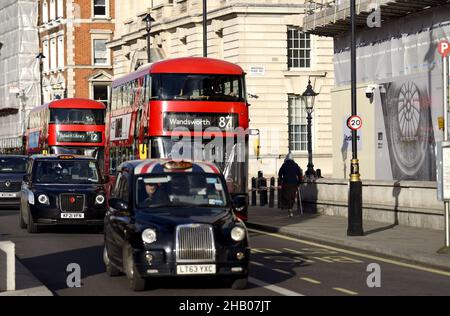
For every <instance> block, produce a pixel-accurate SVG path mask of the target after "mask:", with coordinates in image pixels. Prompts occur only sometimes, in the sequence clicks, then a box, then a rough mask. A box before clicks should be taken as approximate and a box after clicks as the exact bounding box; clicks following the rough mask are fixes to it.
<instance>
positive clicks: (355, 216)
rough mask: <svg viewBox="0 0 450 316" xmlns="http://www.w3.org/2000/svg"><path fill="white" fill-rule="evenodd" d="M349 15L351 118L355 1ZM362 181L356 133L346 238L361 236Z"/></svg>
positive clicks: (353, 144)
mask: <svg viewBox="0 0 450 316" xmlns="http://www.w3.org/2000/svg"><path fill="white" fill-rule="evenodd" d="M350 15H351V45H350V46H351V50H350V51H351V53H350V55H351V58H350V59H351V63H350V64H351V66H350V67H351V83H352V84H351V86H352V87H351V97H352V116H355V115H358V111H357V98H356V96H357V94H356V93H357V91H356V90H357V87H356V80H357V77H356V1H355V0H350ZM362 217H363V216H362V181H361V175H360V174H359V159H358V132H357V131H356V130H354V131H353V132H352V162H351V174H350V184H349V194H348V229H347V235H348V236H363V235H364V231H363V219H362Z"/></svg>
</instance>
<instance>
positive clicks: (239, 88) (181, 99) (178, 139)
mask: <svg viewBox="0 0 450 316" xmlns="http://www.w3.org/2000/svg"><path fill="white" fill-rule="evenodd" d="M111 104H112V105H111V110H110V112H107V115H106V124H107V127H106V134H107V148H108V149H107V150H106V167H107V172H109V173H110V174H111V175H114V173H115V170H116V168H117V167H118V165H119V164H120V163H121V162H122V161H125V160H131V159H144V158H169V159H174V158H181V159H184V158H186V159H193V160H208V161H213V162H215V163H216V165H218V166H219V167H220V169H221V171H222V173H223V174H224V176H225V179H226V180H227V183H228V188H229V191H230V192H231V194H232V195H247V193H246V192H247V181H248V180H247V177H248V133H247V131H248V125H249V118H248V103H247V99H246V90H245V73H244V71H243V70H242V68H241V67H239V66H237V65H235V64H233V63H229V62H226V61H223V60H217V59H211V58H201V57H187V58H177V59H169V60H164V61H160V62H156V63H153V64H150V65H148V66H144V67H143V68H142V69H140V70H137V71H136V72H134V73H131V74H130V75H128V76H125V77H123V78H119V79H118V80H116V81H114V82H113V93H112V102H111ZM245 213H246V212H245V210H244V214H245ZM242 217H243V218H244V219H245V217H246V215H243V216H242Z"/></svg>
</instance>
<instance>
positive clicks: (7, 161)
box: [0, 155, 28, 208]
mask: <svg viewBox="0 0 450 316" xmlns="http://www.w3.org/2000/svg"><path fill="white" fill-rule="evenodd" d="M27 160H28V157H27V156H20V155H1V156H0V206H1V207H14V208H17V207H19V206H20V187H21V185H22V179H23V176H24V175H25V173H26V168H27Z"/></svg>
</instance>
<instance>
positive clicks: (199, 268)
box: [177, 264, 216, 274]
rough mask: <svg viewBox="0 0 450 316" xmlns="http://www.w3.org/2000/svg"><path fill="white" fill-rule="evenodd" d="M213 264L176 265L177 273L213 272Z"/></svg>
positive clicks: (214, 268) (214, 267) (214, 266)
mask: <svg viewBox="0 0 450 316" xmlns="http://www.w3.org/2000/svg"><path fill="white" fill-rule="evenodd" d="M215 273H216V265H215V264H190V265H179V266H177V274H215Z"/></svg>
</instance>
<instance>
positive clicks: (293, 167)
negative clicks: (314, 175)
mask: <svg viewBox="0 0 450 316" xmlns="http://www.w3.org/2000/svg"><path fill="white" fill-rule="evenodd" d="M302 177H303V171H302V169H301V168H300V167H299V165H298V164H297V163H296V162H295V161H294V159H293V157H292V153H289V154H287V156H286V159H285V160H284V163H283V165H282V166H281V168H280V170H279V171H278V179H280V181H281V205H280V206H281V209H283V210H288V215H289V217H293V216H294V212H293V210H292V209H293V207H294V203H295V196H296V194H297V190H298V187H299V185H300V183H301V181H302Z"/></svg>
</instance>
